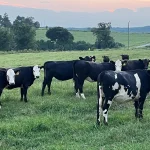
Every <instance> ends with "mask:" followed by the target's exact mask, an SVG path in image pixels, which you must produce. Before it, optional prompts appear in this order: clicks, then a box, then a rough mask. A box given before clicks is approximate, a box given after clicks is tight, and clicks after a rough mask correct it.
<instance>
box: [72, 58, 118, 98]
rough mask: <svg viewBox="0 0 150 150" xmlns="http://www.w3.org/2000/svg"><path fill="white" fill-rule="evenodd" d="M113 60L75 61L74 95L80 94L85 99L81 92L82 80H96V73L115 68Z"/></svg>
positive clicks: (78, 95)
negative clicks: (96, 61)
mask: <svg viewBox="0 0 150 150" xmlns="http://www.w3.org/2000/svg"><path fill="white" fill-rule="evenodd" d="M114 64H115V62H113V61H110V62H103V63H94V62H86V61H82V60H78V61H75V62H74V64H73V79H74V82H75V86H74V88H75V92H76V97H79V98H80V95H81V97H82V98H83V99H85V96H84V93H83V84H84V80H88V81H90V82H96V81H97V77H98V75H99V74H100V73H101V72H102V71H105V70H115V65H114Z"/></svg>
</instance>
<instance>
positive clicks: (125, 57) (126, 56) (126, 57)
mask: <svg viewBox="0 0 150 150" xmlns="http://www.w3.org/2000/svg"><path fill="white" fill-rule="evenodd" d="M120 56H121V57H122V60H129V55H120Z"/></svg>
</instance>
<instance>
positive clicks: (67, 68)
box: [41, 56, 96, 96]
mask: <svg viewBox="0 0 150 150" xmlns="http://www.w3.org/2000/svg"><path fill="white" fill-rule="evenodd" d="M79 59H80V60H84V61H95V60H96V57H95V56H86V57H85V58H83V57H79ZM74 61H76V60H70V61H47V62H45V63H44V66H42V67H41V68H44V80H43V85H42V92H41V95H42V96H43V95H44V90H45V87H46V85H47V87H48V94H51V91H50V86H51V82H52V78H53V77H55V78H56V79H58V80H61V81H66V80H70V79H72V78H73V63H74Z"/></svg>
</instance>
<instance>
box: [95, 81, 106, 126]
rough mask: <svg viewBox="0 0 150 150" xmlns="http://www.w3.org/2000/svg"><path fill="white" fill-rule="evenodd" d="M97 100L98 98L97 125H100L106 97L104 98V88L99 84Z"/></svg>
mask: <svg viewBox="0 0 150 150" xmlns="http://www.w3.org/2000/svg"><path fill="white" fill-rule="evenodd" d="M97 98H98V104H97V124H98V125H100V116H101V114H102V107H103V101H104V97H102V87H101V86H100V85H99V84H98V85H97Z"/></svg>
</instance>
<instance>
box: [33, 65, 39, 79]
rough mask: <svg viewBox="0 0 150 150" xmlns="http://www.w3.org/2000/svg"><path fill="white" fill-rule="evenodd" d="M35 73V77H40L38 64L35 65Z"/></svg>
mask: <svg viewBox="0 0 150 150" xmlns="http://www.w3.org/2000/svg"><path fill="white" fill-rule="evenodd" d="M33 75H34V78H39V77H40V67H39V66H38V65H35V66H34V67H33Z"/></svg>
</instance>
